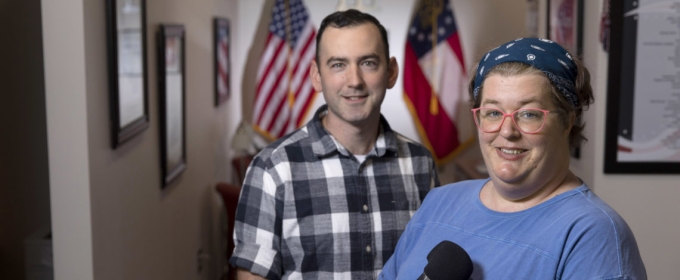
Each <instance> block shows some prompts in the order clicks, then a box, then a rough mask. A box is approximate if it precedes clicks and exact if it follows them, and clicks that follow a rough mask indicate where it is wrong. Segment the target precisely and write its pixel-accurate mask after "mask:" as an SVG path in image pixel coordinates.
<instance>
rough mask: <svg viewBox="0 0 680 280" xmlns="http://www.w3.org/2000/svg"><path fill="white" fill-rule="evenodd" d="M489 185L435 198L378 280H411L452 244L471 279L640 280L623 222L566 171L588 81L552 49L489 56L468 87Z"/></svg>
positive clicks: (525, 42)
mask: <svg viewBox="0 0 680 280" xmlns="http://www.w3.org/2000/svg"><path fill="white" fill-rule="evenodd" d="M469 94H470V100H471V102H472V104H473V108H474V109H473V110H472V113H473V115H474V119H475V123H476V125H477V127H478V136H479V137H478V138H479V144H480V148H481V151H482V155H483V156H484V161H485V163H486V167H487V169H488V170H489V175H490V178H489V179H484V180H472V181H464V182H459V183H455V184H450V185H447V186H444V187H440V188H435V189H434V190H432V191H431V192H430V194H428V195H427V197H426V198H425V201H424V202H423V204H422V206H421V207H420V209H418V211H417V212H416V214H415V215H414V216H413V218H412V219H411V221H410V222H409V224H408V226H407V228H406V231H405V232H404V233H403V235H402V236H401V238H400V239H399V242H398V244H397V248H396V251H395V252H394V255H392V257H391V258H390V259H389V261H388V262H387V264H386V265H385V267H384V268H383V272H382V274H381V276H380V278H381V279H396V278H398V279H416V278H417V277H418V276H420V274H421V273H423V268H424V267H425V265H426V264H427V263H428V260H427V258H426V256H427V255H428V253H429V252H430V251H431V250H432V249H433V248H434V247H435V246H436V245H437V244H439V243H440V242H442V241H444V240H449V241H452V242H454V243H456V244H458V245H460V246H461V247H462V248H463V249H465V250H466V251H467V253H468V254H469V256H470V258H471V259H472V263H473V272H472V277H471V279H475V280H479V279H646V278H647V276H646V271H645V267H644V264H643V262H642V259H641V258H640V253H639V251H638V247H637V243H636V241H635V237H634V236H633V233H632V232H631V230H630V228H629V227H628V225H627V224H626V222H625V221H624V220H623V219H622V218H621V216H619V215H618V214H617V213H616V212H615V211H614V210H613V209H612V208H611V207H609V206H608V205H607V204H606V203H605V202H604V201H602V200H601V199H600V198H598V197H597V196H596V195H595V194H594V193H593V192H592V191H591V190H590V189H589V188H588V186H586V185H585V184H584V183H583V182H582V181H581V180H580V179H579V178H578V177H577V176H576V175H574V174H573V173H572V172H571V171H570V170H569V158H570V157H569V148H570V146H572V147H573V146H575V145H578V144H579V143H581V142H582V141H583V140H585V138H584V137H583V134H582V130H583V126H582V125H580V124H579V123H577V121H576V120H578V119H579V118H580V116H581V114H582V112H583V108H584V107H587V106H588V105H589V104H590V103H592V101H593V94H592V89H591V87H590V74H589V73H588V70H587V69H585V68H584V67H583V66H582V65H581V64H580V63H579V62H578V61H576V60H575V59H573V58H572V57H571V56H570V55H569V53H568V52H567V51H566V50H565V49H564V48H562V47H561V46H559V45H558V44H556V43H553V42H551V41H548V40H544V39H535V38H522V39H517V40H514V41H510V42H508V43H506V44H503V45H501V46H499V47H498V48H496V49H494V50H492V51H490V52H489V53H487V54H486V55H485V56H484V57H483V58H482V59H481V60H480V62H479V64H478V65H477V68H476V70H475V77H474V79H473V80H472V81H471V82H470V87H469Z"/></svg>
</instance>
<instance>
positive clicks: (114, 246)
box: [43, 0, 239, 279]
mask: <svg viewBox="0 0 680 280" xmlns="http://www.w3.org/2000/svg"><path fill="white" fill-rule="evenodd" d="M53 2H54V1H43V19H44V24H43V28H44V29H45V34H44V38H45V49H46V55H45V71H46V77H45V79H46V87H47V92H46V95H47V115H48V135H49V138H50V140H49V150H50V175H51V190H52V202H53V205H52V216H53V221H54V226H53V229H54V235H55V246H54V249H55V263H56V266H57V269H56V271H55V273H56V276H57V278H56V279H217V276H216V271H214V269H210V268H216V267H217V265H215V263H214V262H213V263H208V262H206V261H204V262H201V263H199V261H198V258H197V255H198V254H199V250H202V251H203V252H204V253H208V254H209V253H212V254H217V253H218V252H216V249H217V246H215V245H214V244H215V240H214V239H213V238H212V236H211V234H212V231H213V230H214V227H217V225H216V224H214V223H213V220H214V217H213V213H214V212H215V203H214V202H215V199H216V196H215V193H214V186H215V183H216V182H217V181H230V180H231V165H230V163H229V161H228V159H229V158H230V156H231V155H230V153H229V148H228V147H229V146H228V145H229V139H230V138H231V134H232V133H233V131H234V130H235V126H236V123H237V122H238V119H237V118H232V117H230V116H231V114H232V112H233V111H234V110H235V109H236V108H235V107H238V105H237V104H238V103H236V102H234V99H236V100H237V101H238V99H237V98H234V99H231V100H229V101H227V102H226V103H223V104H222V105H221V106H220V107H215V106H214V90H213V64H212V61H213V48H212V44H213V36H212V30H213V25H212V24H213V21H212V20H213V16H217V15H219V16H222V17H228V18H235V15H236V13H235V11H236V2H235V1H221V0H220V1H218V0H215V1H200V2H195V3H191V4H189V3H187V2H186V1H181V0H175V1H161V0H156V1H154V0H147V1H146V2H147V38H146V40H147V57H146V60H147V63H148V75H147V79H148V86H149V87H148V89H149V100H148V102H149V116H150V127H149V128H148V129H146V130H145V131H143V132H142V133H141V134H139V135H137V136H136V137H135V138H133V139H132V140H130V141H129V142H127V143H125V144H123V145H122V146H120V147H119V148H117V149H116V150H112V149H111V144H110V132H109V100H108V87H107V81H108V78H107V71H108V68H107V65H106V55H107V53H106V49H107V46H106V29H105V28H106V22H105V16H104V12H105V6H104V3H105V2H106V1H82V0H68V1H60V3H59V4H55V3H53ZM160 23H180V24H184V26H185V30H186V129H187V131H186V143H187V147H186V148H187V150H186V153H187V164H188V165H187V169H186V170H185V171H184V172H183V173H182V175H180V177H179V178H178V179H177V181H175V182H174V183H173V184H172V185H170V186H168V187H167V188H165V189H163V190H162V189H161V178H160V177H161V170H160V156H159V125H160V123H159V116H158V112H159V111H158V106H157V104H158V92H157V90H158V87H157V81H158V80H157V79H156V73H157V71H156V51H155V46H156V41H155V35H156V34H155V32H156V31H157V30H158V25H159V24H160ZM236 28H237V26H236V25H234V26H232V29H236ZM232 94H233V95H235V96H236V95H239V94H238V91H236V92H234V93H232ZM219 253H222V252H219ZM213 256H214V255H213ZM215 259H216V258H215V257H213V258H212V260H215Z"/></svg>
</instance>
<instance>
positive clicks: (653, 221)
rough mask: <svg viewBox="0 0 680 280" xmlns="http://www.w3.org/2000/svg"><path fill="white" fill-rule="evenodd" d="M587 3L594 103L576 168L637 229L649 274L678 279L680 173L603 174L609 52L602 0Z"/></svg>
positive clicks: (586, 27) (587, 44) (587, 54)
mask: <svg viewBox="0 0 680 280" xmlns="http://www.w3.org/2000/svg"><path fill="white" fill-rule="evenodd" d="M584 2H587V3H586V4H585V10H586V12H585V20H584V24H585V25H584V31H585V32H584V42H585V44H584V56H585V59H584V62H585V64H586V66H587V67H588V68H589V69H590V70H591V74H593V76H592V78H593V80H592V85H593V90H594V91H595V104H594V105H593V106H592V107H591V108H590V110H589V111H588V112H587V113H586V123H587V126H586V135H587V137H588V139H589V141H588V143H587V145H586V146H585V147H584V150H583V153H582V155H583V158H582V159H580V160H576V161H574V162H572V169H573V170H574V171H575V172H576V173H577V174H579V175H581V177H582V178H583V179H584V181H586V182H587V183H588V184H590V185H591V186H592V187H593V188H594V190H595V192H596V193H597V194H598V195H599V196H600V197H601V198H602V199H604V200H605V201H606V202H607V203H609V204H610V205H611V206H612V207H614V209H616V211H618V212H619V213H620V214H621V215H622V216H623V218H624V219H626V221H627V222H628V224H629V225H630V227H631V228H632V230H633V232H634V233H635V237H636V239H637V242H638V245H639V247H640V251H641V253H642V259H643V261H644V262H645V266H646V268H647V273H648V277H649V279H676V278H677V275H679V274H680V266H678V263H680V243H678V242H677V236H680V218H679V217H678V214H677V213H678V203H677V198H678V197H680V183H678V180H679V179H680V176H678V175H610V174H604V172H603V170H604V141H605V140H604V136H605V135H604V131H605V127H606V125H605V112H606V101H607V95H606V92H607V70H608V69H607V63H608V57H607V53H605V52H604V51H602V48H601V45H600V43H599V41H598V40H599V30H600V29H599V28H600V27H599V24H600V12H601V9H602V7H601V6H602V4H601V3H600V1H584Z"/></svg>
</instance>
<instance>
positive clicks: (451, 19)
mask: <svg viewBox="0 0 680 280" xmlns="http://www.w3.org/2000/svg"><path fill="white" fill-rule="evenodd" d="M444 23H446V25H451V23H453V18H451V17H450V16H447V17H445V18H444Z"/></svg>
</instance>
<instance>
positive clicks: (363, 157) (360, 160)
mask: <svg viewBox="0 0 680 280" xmlns="http://www.w3.org/2000/svg"><path fill="white" fill-rule="evenodd" d="M366 156H368V155H354V157H355V158H357V160H358V161H359V164H362V163H364V161H366Z"/></svg>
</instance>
